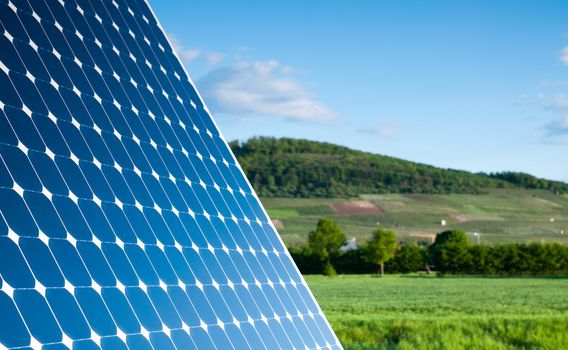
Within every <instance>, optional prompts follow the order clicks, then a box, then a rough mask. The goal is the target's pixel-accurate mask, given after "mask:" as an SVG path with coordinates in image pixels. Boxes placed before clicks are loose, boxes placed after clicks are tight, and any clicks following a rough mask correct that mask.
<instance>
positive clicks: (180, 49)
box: [168, 34, 201, 64]
mask: <svg viewBox="0 0 568 350" xmlns="http://www.w3.org/2000/svg"><path fill="white" fill-rule="evenodd" d="M168 38H169V39H170V42H171V43H172V46H173V47H174V50H175V51H176V52H177V54H178V55H179V57H180V58H181V60H182V61H183V62H184V63H186V64H187V63H189V62H191V61H193V60H195V59H196V58H197V57H199V56H200V55H201V49H188V48H186V47H184V46H183V44H182V43H181V42H180V41H179V40H178V39H177V38H176V37H175V35H173V34H168Z"/></svg>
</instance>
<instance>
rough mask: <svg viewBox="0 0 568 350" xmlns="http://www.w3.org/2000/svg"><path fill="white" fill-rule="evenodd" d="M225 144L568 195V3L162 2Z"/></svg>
mask: <svg viewBox="0 0 568 350" xmlns="http://www.w3.org/2000/svg"><path fill="white" fill-rule="evenodd" d="M152 5H153V8H154V10H155V12H156V14H157V16H158V17H159V19H160V21H161V22H162V25H163V26H164V28H165V30H166V32H167V33H168V35H169V36H170V37H171V38H172V40H173V41H174V43H175V46H176V47H177V50H178V53H179V54H180V56H181V57H182V59H183V60H184V62H185V64H186V66H187V67H188V70H189V73H190V75H191V76H192V78H193V80H194V81H195V82H196V84H197V87H198V89H199V90H200V92H201V93H202V95H203V96H204V98H205V101H206V103H207V104H208V106H209V108H210V109H211V110H212V112H213V114H214V117H215V119H216V120H217V122H218V124H219V125H220V127H221V129H222V131H223V133H224V134H225V136H226V137H227V139H230V140H232V139H241V140H242V139H246V138H248V137H251V136H255V135H270V136H288V137H298V138H308V139H315V140H322V141H329V142H333V143H338V144H342V145H346V146H349V147H352V148H355V149H361V150H365V151H370V152H374V153H380V154H386V155H390V156H395V157H400V158H404V159H408V160H413V161H418V162H423V163H428V164H433V165H437V166H442V167H446V168H457V169H465V170H471V171H503V170H515V171H524V172H528V173H531V174H535V175H538V176H542V177H547V178H553V179H559V180H564V181H568V1H564V0H558V1H554V0H546V1H528V0H527V1H521V0H503V1H493V0H476V1H473V0H469V1H450V0H447V1H438V0H432V1H423V0H405V1H395V0H391V1H351V2H347V1H320V0H315V1H296V0H289V1H285V2H266V1H265V2H255V1H247V2H243V1H240V2H236V1H216V0H208V1H187V0H185V1H174V0H168V1H157V0H154V1H152Z"/></svg>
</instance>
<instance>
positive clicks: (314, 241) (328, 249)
mask: <svg viewBox="0 0 568 350" xmlns="http://www.w3.org/2000/svg"><path fill="white" fill-rule="evenodd" d="M346 241H347V237H346V236H345V233H343V230H341V227H339V225H338V224H337V223H336V222H335V221H333V220H331V219H325V218H322V219H320V220H319V221H318V224H317V226H316V229H315V231H312V232H310V234H309V235H308V247H309V249H310V250H311V251H312V252H313V253H314V254H316V255H317V256H319V258H320V260H321V261H322V262H324V272H326V274H333V273H331V271H332V269H333V266H332V265H331V257H332V256H334V255H337V254H338V253H339V248H341V246H342V245H344V244H345V242H346ZM334 271H335V270H334Z"/></svg>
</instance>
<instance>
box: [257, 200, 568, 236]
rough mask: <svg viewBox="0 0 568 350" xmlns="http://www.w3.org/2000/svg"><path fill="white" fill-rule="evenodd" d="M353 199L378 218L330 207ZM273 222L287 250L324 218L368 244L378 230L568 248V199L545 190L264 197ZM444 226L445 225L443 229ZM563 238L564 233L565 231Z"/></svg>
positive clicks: (410, 234) (264, 202) (413, 234)
mask: <svg viewBox="0 0 568 350" xmlns="http://www.w3.org/2000/svg"><path fill="white" fill-rule="evenodd" d="M352 200H358V201H366V202H368V203H372V204H374V205H375V206H376V207H377V208H378V209H379V210H380V213H378V214H374V215H356V214H353V213H349V214H343V215H338V213H337V212H335V211H334V210H333V209H332V205H334V204H337V203H346V202H350V201H352ZM262 202H263V204H264V205H265V207H266V208H267V210H268V213H269V215H270V216H271V218H272V219H277V220H279V221H280V223H281V225H279V226H280V227H279V230H278V231H279V232H280V234H281V236H282V238H283V239H284V241H285V242H286V243H287V244H289V245H294V244H299V243H303V242H305V239H306V237H307V233H308V232H310V231H311V230H313V229H314V227H315V224H316V222H317V220H318V219H319V218H320V217H323V216H325V217H330V218H333V219H334V220H335V221H337V222H338V223H339V224H340V225H341V227H342V228H343V230H344V231H345V233H346V235H347V236H348V237H349V238H350V237H357V239H358V241H364V240H366V239H368V238H369V237H370V236H371V233H372V231H373V230H374V229H376V227H378V226H382V227H386V228H390V229H393V230H395V231H396V232H397V233H398V234H399V238H400V239H403V240H425V238H424V236H427V235H429V234H435V233H438V232H440V231H443V230H445V229H458V230H462V231H465V232H467V233H468V234H470V235H472V240H474V237H473V233H474V232H479V233H480V234H481V236H480V240H481V242H482V243H497V242H501V243H513V242H519V243H526V242H530V241H536V242H562V243H568V197H566V196H561V195H555V194H553V193H551V192H550V191H545V190H525V189H489V190H487V193H485V194H479V195H476V194H448V195H429V194H412V195H405V194H384V195H361V196H359V198H356V199H344V198H343V199H340V198H335V199H334V198H262ZM442 220H445V221H446V226H445V227H442V226H441V225H440V223H441V221H442ZM563 231H564V232H565V234H562V232H563Z"/></svg>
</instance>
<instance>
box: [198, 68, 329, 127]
mask: <svg viewBox="0 0 568 350" xmlns="http://www.w3.org/2000/svg"><path fill="white" fill-rule="evenodd" d="M293 72H294V70H293V69H292V68H290V67H287V66H284V65H282V64H281V63H280V62H278V61H277V60H268V61H239V62H236V63H234V64H231V65H229V66H225V67H221V68H218V69H215V70H213V71H211V72H210V73H208V74H206V75H205V76H204V77H203V78H201V79H200V80H199V81H198V82H197V84H198V86H199V89H200V91H201V93H202V94H203V96H204V98H205V99H206V100H207V101H208V104H209V107H210V108H211V110H212V111H214V112H215V113H220V114H224V115H229V116H234V117H240V118H246V117H281V118H284V119H288V120H295V121H309V122H325V121H330V120H333V119H335V118H336V114H335V113H334V112H333V111H332V110H330V109H329V108H328V107H326V106H325V105H324V104H322V103H321V102H320V101H318V100H317V98H316V97H315V95H314V94H313V93H312V92H310V91H309V90H308V89H307V88H306V87H305V86H304V85H303V84H302V83H301V82H300V81H298V80H297V79H296V78H295V77H294V75H293Z"/></svg>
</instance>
